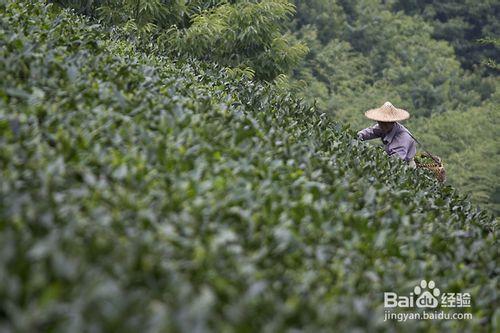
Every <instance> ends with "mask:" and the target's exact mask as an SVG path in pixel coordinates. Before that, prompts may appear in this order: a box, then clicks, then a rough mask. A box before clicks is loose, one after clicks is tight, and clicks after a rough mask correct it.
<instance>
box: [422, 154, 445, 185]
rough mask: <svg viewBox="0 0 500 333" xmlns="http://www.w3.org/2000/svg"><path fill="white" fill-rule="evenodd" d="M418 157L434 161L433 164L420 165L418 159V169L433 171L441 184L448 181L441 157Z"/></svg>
mask: <svg viewBox="0 0 500 333" xmlns="http://www.w3.org/2000/svg"><path fill="white" fill-rule="evenodd" d="M417 156H421V157H430V158H431V159H432V160H434V162H433V163H420V162H418V159H416V160H415V164H416V165H417V168H421V169H427V170H430V171H432V172H433V173H434V175H435V176H436V178H437V180H438V181H439V182H441V183H442V182H444V181H445V180H446V171H445V170H444V166H443V163H442V160H441V158H440V157H439V156H436V155H432V154H431V153H419V154H417Z"/></svg>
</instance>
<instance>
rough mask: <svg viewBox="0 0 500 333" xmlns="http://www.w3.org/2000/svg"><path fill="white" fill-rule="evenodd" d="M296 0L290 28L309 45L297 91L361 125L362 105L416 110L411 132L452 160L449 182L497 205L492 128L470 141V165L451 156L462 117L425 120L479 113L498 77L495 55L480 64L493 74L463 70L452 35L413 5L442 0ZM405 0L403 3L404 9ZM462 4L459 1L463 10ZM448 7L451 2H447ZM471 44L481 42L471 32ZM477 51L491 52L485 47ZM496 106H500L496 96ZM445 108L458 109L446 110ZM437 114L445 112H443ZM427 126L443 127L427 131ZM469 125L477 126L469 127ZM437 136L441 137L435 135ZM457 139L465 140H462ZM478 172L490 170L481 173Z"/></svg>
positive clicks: (355, 125) (486, 41) (297, 75)
mask: <svg viewBox="0 0 500 333" xmlns="http://www.w3.org/2000/svg"><path fill="white" fill-rule="evenodd" d="M295 3H296V5H297V8H298V13H297V18H296V20H295V21H294V22H293V24H292V25H291V30H292V31H293V32H294V34H295V35H296V36H297V38H298V39H299V40H302V41H303V42H304V43H306V44H307V46H308V47H309V49H310V53H309V54H308V55H307V57H306V58H305V60H304V61H303V62H302V63H301V65H300V67H299V68H297V69H295V71H294V77H295V78H296V79H297V80H300V81H302V82H306V83H307V87H306V88H305V89H304V90H303V91H302V92H301V93H300V94H299V95H300V96H301V97H302V98H304V100H306V101H308V102H309V103H311V104H312V103H315V105H317V107H318V108H319V109H320V110H321V111H323V112H325V113H328V114H331V115H333V116H334V117H335V118H336V119H337V120H339V121H342V122H346V123H349V124H350V125H351V127H353V128H356V129H360V128H364V127H367V126H369V125H371V122H370V121H369V120H367V119H364V117H363V112H364V111H366V110H368V109H371V108H373V107H377V106H380V105H382V104H383V103H384V102H385V101H391V102H392V103H394V104H395V105H398V106H399V107H402V108H404V109H406V110H408V111H409V112H410V114H411V117H412V118H411V120H410V121H409V122H408V126H409V127H410V128H411V129H412V130H413V134H415V136H416V137H417V138H419V139H420V141H422V142H424V143H425V144H426V148H427V149H429V150H431V151H432V152H439V154H440V156H441V157H442V158H443V159H444V160H445V161H446V162H447V164H448V165H447V169H448V170H449V171H450V172H448V174H449V180H450V184H452V185H454V186H457V187H458V188H460V189H462V190H463V191H465V192H467V193H471V195H472V199H473V200H474V202H479V203H481V204H484V205H485V206H487V207H490V208H493V207H495V206H496V201H495V200H496V199H494V198H495V197H496V194H495V187H494V186H493V185H492V184H496V183H499V182H500V178H499V177H500V175H499V174H498V172H496V167H495V165H496V164H499V163H500V161H499V159H498V155H497V154H491V157H490V158H488V159H484V158H483V155H484V154H485V153H484V152H486V151H490V150H491V149H490V148H487V147H492V146H493V147H494V146H495V145H496V141H495V140H494V135H490V136H480V137H482V138H483V140H468V141H469V142H470V145H469V146H468V154H469V155H470V157H468V160H470V161H475V162H474V163H470V162H469V163H467V164H465V163H463V162H462V161H460V158H457V157H454V154H455V153H456V151H455V150H454V149H451V148H450V146H452V145H454V144H456V142H457V141H455V140H452V141H447V140H448V139H449V138H452V137H453V138H456V136H457V135H458V136H460V133H462V127H466V126H467V125H465V124H462V123H461V122H458V121H455V122H453V123H454V126H441V127H438V126H436V127H429V126H426V125H424V124H426V123H427V122H429V119H428V118H429V117H430V116H436V118H432V121H434V120H437V119H448V117H449V118H450V119H451V118H453V119H457V120H458V119H459V118H460V117H461V115H463V114H464V112H468V111H472V112H474V111H473V110H475V109H477V108H479V107H481V105H483V104H488V103H489V105H491V107H494V105H495V104H494V102H493V101H494V97H493V96H494V94H495V91H496V89H497V84H496V83H497V82H498V77H497V76H495V75H493V74H494V73H495V72H494V69H495V68H496V66H497V65H496V62H495V60H494V57H493V58H491V59H483V63H484V64H485V65H486V66H489V67H491V73H490V74H491V75H489V76H486V77H484V74H485V72H484V70H483V69H482V68H478V67H474V69H475V71H473V72H470V71H466V70H464V69H463V68H462V67H468V66H467V65H464V64H463V59H461V58H460V57H458V58H457V57H456V56H455V52H456V49H455V48H454V47H453V46H454V42H452V41H450V42H448V41H447V40H442V39H436V31H437V30H438V29H439V28H438V27H437V26H436V24H437V23H436V22H435V20H432V19H431V18H430V17H431V16H429V15H427V14H429V13H430V12H429V13H427V14H423V13H420V12H419V11H417V10H416V8H417V7H419V6H423V7H425V8H431V7H432V6H436V7H437V6H440V4H438V3H437V2H433V3H435V4H433V5H429V1H419V2H415V1H404V2H403V1H399V2H398V1H390V2H381V1H377V0H355V1H333V0H314V1H311V2H308V3H307V5H305V4H302V5H301V3H302V2H301V1H296V2H295ZM488 3H490V2H484V3H482V4H481V5H478V7H481V8H482V9H478V10H479V11H483V12H484V10H485V8H487V7H488V6H490V5H489V4H488ZM400 5H401V6H405V11H404V12H402V11H401V10H402V9H403V8H402V7H401V6H400ZM461 6H462V5H460V4H459V5H458V8H457V10H458V11H459V12H460V11H461V10H462V9H460V8H461ZM423 7H422V8H423ZM443 8H444V7H443ZM448 10H449V11H450V12H451V11H452V10H453V9H452V8H451V7H449V8H448ZM318 13H328V15H329V16H330V20H328V18H327V17H326V16H318ZM405 13H407V14H412V16H409V15H405ZM476 14H477V12H476V8H475V9H474V10H473V13H471V17H469V18H468V19H470V20H474V19H473V17H474V15H476ZM450 15H451V14H450ZM460 15H465V14H464V13H463V12H462V13H461V14H460ZM475 24H476V25H478V26H479V25H480V26H482V27H483V28H484V29H485V30H487V29H490V30H491V29H493V28H492V25H491V24H493V23H492V22H491V21H488V20H485V21H483V22H482V23H481V22H476V23H475ZM463 38H472V37H470V36H468V37H467V36H463ZM462 42H463V41H460V43H462ZM495 42H496V40H495V39H494V38H484V39H483V40H482V41H481V42H480V43H483V44H490V45H492V46H495V47H497V46H498V45H496V44H495ZM467 43H479V42H478V41H476V40H473V39H469V40H468V41H467ZM463 44H464V45H465V44H466V43H465V42H464V43H463ZM478 50H479V49H478ZM476 55H477V56H481V57H486V56H487V53H477V54H476ZM459 60H460V61H459ZM474 61H476V60H474ZM461 62H462V66H461ZM496 105H497V106H496V107H497V108H498V103H497V104H496ZM448 112H450V113H453V114H449V115H447V113H448ZM455 112H458V113H455ZM438 114H443V116H442V117H441V116H439V117H438V116H437V115H438ZM422 117H424V118H423V119H420V120H419V118H422ZM455 117H456V118H455ZM480 119H482V121H485V119H484V118H480ZM414 120H417V121H416V122H414ZM477 125H478V126H480V127H479V128H483V127H484V126H482V125H479V124H477ZM430 130H433V131H439V133H428V132H429V131H430ZM469 130H472V127H468V129H467V130H466V131H465V132H468V131H469ZM476 131H477V129H476ZM495 132H498V128H492V132H491V133H495ZM457 133H458V134H457ZM428 137H429V138H430V141H429V142H427V138H428ZM438 137H439V138H440V139H439V140H437V139H436V140H434V139H432V138H438ZM456 140H458V142H461V141H462V140H463V139H461V138H456ZM458 146H460V145H458ZM464 152H465V150H464ZM462 157H463V155H462ZM486 161H489V162H486ZM483 162H484V163H483ZM478 173H480V174H484V175H489V176H487V177H486V176H485V177H476V176H475V175H477V174H478ZM476 190H477V191H478V192H477V193H476V192H475V191H476ZM492 200H493V201H492ZM493 209H494V208H493ZM494 210H495V209H494Z"/></svg>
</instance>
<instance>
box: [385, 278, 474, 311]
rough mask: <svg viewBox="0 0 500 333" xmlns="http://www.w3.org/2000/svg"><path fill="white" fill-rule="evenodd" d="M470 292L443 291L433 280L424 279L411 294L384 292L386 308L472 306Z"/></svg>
mask: <svg viewBox="0 0 500 333" xmlns="http://www.w3.org/2000/svg"><path fill="white" fill-rule="evenodd" d="M470 302H471V296H470V294H469V293H442V292H441V290H439V288H437V287H436V283H435V282H434V281H433V280H429V281H427V280H422V281H420V283H419V284H418V285H417V286H415V288H413V292H411V293H410V295H408V296H406V295H398V294H397V293H395V292H385V293H384V307H385V308H413V307H417V308H431V309H434V308H437V307H438V306H441V307H442V308H446V307H449V308H465V307H470Z"/></svg>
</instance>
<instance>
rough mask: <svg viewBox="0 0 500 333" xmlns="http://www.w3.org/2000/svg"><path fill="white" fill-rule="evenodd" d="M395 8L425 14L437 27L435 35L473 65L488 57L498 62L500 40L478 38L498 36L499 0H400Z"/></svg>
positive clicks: (464, 63)
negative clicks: (485, 40)
mask: <svg viewBox="0 0 500 333" xmlns="http://www.w3.org/2000/svg"><path fill="white" fill-rule="evenodd" d="M393 6H394V7H393V8H394V10H404V11H405V13H407V14H410V15H420V16H422V17H424V18H425V19H426V20H427V21H428V22H429V23H430V24H432V26H433V27H434V33H433V36H434V37H435V38H437V39H443V40H446V41H448V42H450V44H451V45H452V46H453V48H454V49H455V51H456V53H457V56H458V59H459V60H460V62H461V63H462V64H463V66H464V67H465V68H467V69H473V68H474V66H478V65H479V64H480V63H482V62H483V61H484V60H486V59H491V60H492V61H495V62H496V63H498V62H499V61H500V59H499V57H500V48H499V45H498V44H482V43H478V40H481V39H489V38H495V37H496V38H498V36H499V34H500V23H499V21H498V17H499V15H500V1H498V0H486V1H479V2H478V1H474V0H458V1H457V0H440V1H430V0H426V1H415V0H413V1H407V0H404V1H403V0H397V1H394V4H393Z"/></svg>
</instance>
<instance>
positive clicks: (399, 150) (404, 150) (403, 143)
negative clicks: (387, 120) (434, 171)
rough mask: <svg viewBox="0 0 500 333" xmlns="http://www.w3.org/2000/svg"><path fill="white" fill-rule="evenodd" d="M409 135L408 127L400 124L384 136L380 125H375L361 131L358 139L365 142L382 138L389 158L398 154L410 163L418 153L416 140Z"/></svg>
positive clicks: (395, 125) (396, 124)
mask: <svg viewBox="0 0 500 333" xmlns="http://www.w3.org/2000/svg"><path fill="white" fill-rule="evenodd" d="M409 133H410V132H409V131H408V129H406V127H404V126H403V125H401V124H400V123H395V124H394V127H393V128H392V130H391V131H390V132H389V133H387V134H385V135H384V133H382V130H381V129H380V127H379V126H378V124H375V125H373V126H371V127H368V128H365V129H364V130H361V131H359V132H358V138H359V139H360V140H363V141H364V140H371V139H375V138H381V139H382V143H383V144H384V149H385V152H386V153H387V154H388V155H389V156H392V155H394V154H396V156H398V157H400V158H401V159H403V160H405V161H406V162H409V161H411V160H412V159H413V157H414V156H415V154H416V152H417V147H416V143H415V140H413V138H412V137H411V136H410V134H409Z"/></svg>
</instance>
